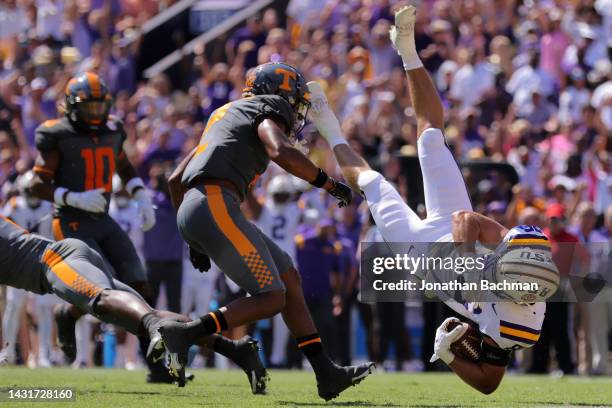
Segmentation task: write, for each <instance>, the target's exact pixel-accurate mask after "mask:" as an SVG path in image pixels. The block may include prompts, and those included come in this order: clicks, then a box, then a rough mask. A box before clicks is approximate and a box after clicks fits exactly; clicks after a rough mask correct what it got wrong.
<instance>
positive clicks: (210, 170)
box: [182, 95, 294, 198]
mask: <svg viewBox="0 0 612 408" xmlns="http://www.w3.org/2000/svg"><path fill="white" fill-rule="evenodd" d="M266 118H273V119H277V120H279V121H280V122H281V123H283V124H284V125H285V127H286V129H291V128H292V127H293V121H294V112H293V109H292V108H291V106H290V105H289V102H287V101H286V100H285V99H284V98H282V97H280V96H277V95H257V96H253V97H249V98H243V99H239V100H237V101H235V102H230V103H228V104H226V105H224V106H222V107H220V108H219V109H217V110H215V111H214V112H213V114H212V115H211V117H210V119H209V120H208V123H207V124H206V129H205V130H204V134H203V135H202V139H201V140H200V144H199V146H198V148H197V150H196V153H195V155H194V156H193V158H192V159H191V161H190V162H189V164H188V165H187V168H186V169H185V172H184V173H183V179H182V182H183V184H184V185H185V186H186V187H188V188H190V187H193V186H194V185H195V184H196V183H198V182H201V181H202V180H204V179H207V178H212V179H222V180H228V181H231V182H232V183H233V184H234V185H235V186H236V187H238V189H239V192H240V194H241V195H242V197H243V198H244V196H245V195H246V193H247V191H248V190H249V188H250V187H251V186H252V185H253V184H254V183H255V182H256V181H257V179H258V178H259V176H260V175H261V174H262V173H263V172H264V171H265V170H266V168H267V167H268V164H269V163H270V158H269V157H268V154H267V153H266V149H265V146H264V145H263V143H262V142H261V140H260V139H259V137H258V135H257V126H258V125H259V123H261V121H262V120H264V119H266Z"/></svg>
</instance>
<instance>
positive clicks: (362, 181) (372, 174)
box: [357, 170, 384, 191]
mask: <svg viewBox="0 0 612 408" xmlns="http://www.w3.org/2000/svg"><path fill="white" fill-rule="evenodd" d="M383 178H384V177H383V175H382V174H380V173H379V172H377V171H374V170H366V171H363V172H361V173H359V176H358V177H357V185H358V186H359V189H360V190H362V191H365V190H366V189H367V187H368V186H369V185H371V184H373V183H375V182H376V180H380V179H383Z"/></svg>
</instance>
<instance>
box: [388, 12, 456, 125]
mask: <svg viewBox="0 0 612 408" xmlns="http://www.w3.org/2000/svg"><path fill="white" fill-rule="evenodd" d="M415 18H416V8H415V7H414V6H407V7H402V8H401V9H399V10H398V11H397V12H396V13H395V25H394V26H392V27H391V31H390V32H389V37H390V38H391V42H392V43H393V46H394V47H395V49H396V50H397V52H398V54H399V55H400V56H401V57H402V62H403V64H404V69H405V70H406V76H407V77H408V88H409V90H410V96H411V98H412V106H413V108H414V112H415V115H416V118H417V131H418V134H419V135H420V134H421V133H423V131H424V130H425V129H427V128H436V129H442V128H443V126H444V108H443V107H442V101H441V100H440V96H439V95H438V91H437V90H436V87H435V86H434V83H433V81H432V80H431V77H430V76H429V74H428V73H427V70H425V68H424V67H423V63H422V62H421V59H420V58H419V55H418V53H417V50H416V45H415V42H414V21H415Z"/></svg>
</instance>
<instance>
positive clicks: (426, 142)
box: [417, 128, 446, 151]
mask: <svg viewBox="0 0 612 408" xmlns="http://www.w3.org/2000/svg"><path fill="white" fill-rule="evenodd" d="M445 146H446V142H445V140H444V135H443V134H442V131H441V130H440V129H436V128H427V129H425V130H424V131H423V133H421V135H420V136H419V138H418V139H417V149H418V150H419V151H420V150H421V149H432V148H434V149H435V148H440V147H445Z"/></svg>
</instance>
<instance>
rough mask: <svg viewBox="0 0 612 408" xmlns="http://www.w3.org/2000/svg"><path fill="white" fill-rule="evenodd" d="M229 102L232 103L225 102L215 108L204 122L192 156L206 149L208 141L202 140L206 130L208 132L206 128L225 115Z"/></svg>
mask: <svg viewBox="0 0 612 408" xmlns="http://www.w3.org/2000/svg"><path fill="white" fill-rule="evenodd" d="M231 104H232V103H231V102H228V103H226V104H225V105H223V106H222V107H220V108H218V109H215V111H214V112H213V113H212V115H210V118H209V119H208V122H207V123H206V127H205V128H204V132H202V137H201V138H200V144H199V145H198V147H197V148H196V151H195V154H194V155H193V157H195V156H197V155H199V154H201V153H202V152H204V150H206V148H207V147H208V142H205V141H204V138H205V137H206V132H208V129H210V127H211V126H212V125H214V124H215V123H217V122H218V121H220V120H221V119H223V116H225V113H226V112H227V110H228V109H229V108H230V105H231Z"/></svg>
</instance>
